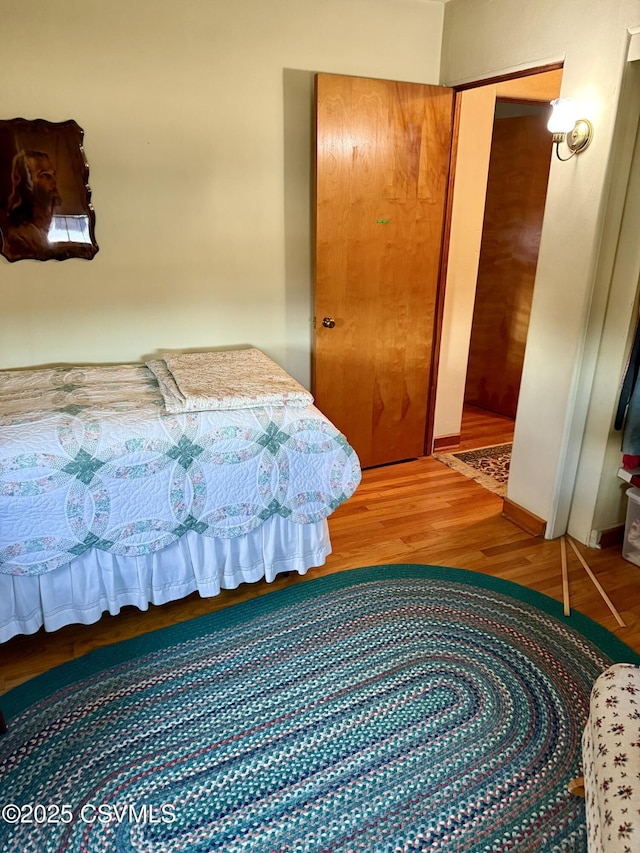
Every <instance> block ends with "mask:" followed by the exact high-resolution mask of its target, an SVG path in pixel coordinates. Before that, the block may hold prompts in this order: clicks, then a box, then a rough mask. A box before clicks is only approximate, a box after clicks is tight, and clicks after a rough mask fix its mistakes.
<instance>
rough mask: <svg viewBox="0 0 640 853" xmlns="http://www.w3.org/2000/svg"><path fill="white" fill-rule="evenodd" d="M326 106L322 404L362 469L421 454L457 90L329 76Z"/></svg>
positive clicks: (319, 254) (317, 340)
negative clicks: (326, 322)
mask: <svg viewBox="0 0 640 853" xmlns="http://www.w3.org/2000/svg"><path fill="white" fill-rule="evenodd" d="M316 110H317V137H316V139H317V148H316V246H315V263H316V273H315V333H314V349H313V393H314V396H315V399H316V404H317V405H318V407H319V408H320V409H321V410H322V411H323V412H324V413H325V414H326V415H327V416H328V417H329V418H331V420H333V421H334V423H335V424H336V425H337V426H338V427H339V428H340V429H341V430H342V431H343V432H344V433H345V435H346V436H347V438H348V440H349V441H350V442H351V444H352V445H353V446H354V448H355V449H356V452H357V453H358V455H359V457H360V460H361V463H362V465H363V466H364V467H369V466H373V465H380V464H384V463H388V462H393V461H397V460H400V459H406V458H411V457H415V456H421V455H423V453H424V439H425V426H426V418H427V399H428V391H429V385H430V381H431V366H432V365H431V360H432V349H433V335H434V321H435V309H436V294H437V286H438V275H439V266H440V250H441V241H442V227H443V216H444V209H445V193H446V187H447V176H448V169H449V151H450V142H451V122H452V110H453V94H452V91H451V90H450V89H445V88H443V87H437V86H423V85H420V84H413V83H397V82H391V81H384V80H368V79H362V78H357V77H342V76H338V75H325V74H320V75H318V77H317V80H316ZM325 317H326V318H331V319H332V320H333V321H335V326H333V328H325V327H324V326H323V325H322V321H323V319H324V318H325Z"/></svg>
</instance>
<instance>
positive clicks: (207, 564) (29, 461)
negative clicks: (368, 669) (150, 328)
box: [0, 348, 361, 642]
mask: <svg viewBox="0 0 640 853" xmlns="http://www.w3.org/2000/svg"><path fill="white" fill-rule="evenodd" d="M360 476H361V472H360V466H359V462H358V458H357V455H356V454H355V452H354V450H353V448H351V447H350V445H349V444H348V442H347V441H346V439H345V437H344V436H343V435H341V433H340V432H339V431H338V430H337V429H336V427H335V426H334V425H333V424H332V423H331V422H330V421H329V420H328V419H327V418H326V417H325V416H324V415H323V414H322V413H321V412H320V411H319V410H318V409H317V408H316V407H315V406H314V405H313V401H312V398H311V396H310V395H309V394H308V392H307V391H306V390H305V389H303V388H302V386H300V385H298V384H297V383H296V382H295V381H294V380H293V379H292V378H291V377H290V376H289V375H288V374H286V373H285V372H284V371H283V370H282V369H281V368H280V367H279V366H278V365H276V364H275V363H274V362H272V361H271V360H270V359H268V358H267V356H265V355H264V354H263V353H261V352H260V351H259V350H255V349H253V348H249V349H243V350H230V351H227V352H223V353H193V354H164V356H163V357H161V358H159V359H157V360H155V361H150V362H147V363H145V364H124V365H114V366H106V367H92V366H87V367H62V368H51V369H30V370H8V371H0V642H5V641H7V640H8V639H10V638H11V637H12V636H14V635H16V634H30V633H33V632H35V631H37V630H39V629H40V628H41V627H42V626H44V628H45V629H46V630H47V631H55V630H57V629H59V628H61V627H62V626H64V625H67V624H71V623H83V624H90V623H92V622H95V621H97V620H98V619H99V618H100V617H101V615H102V614H103V613H104V612H106V611H108V612H109V613H111V614H114V615H115V614H117V613H118V612H119V611H120V609H121V608H122V607H124V606H125V605H134V606H136V607H138V608H139V609H141V610H145V609H147V608H148V606H149V603H153V604H163V603H165V602H168V601H171V600H175V599H178V598H182V597H184V596H187V595H189V594H191V593H192V592H195V591H196V590H197V591H198V592H199V594H200V595H201V596H203V597H204V596H213V595H217V594H218V593H219V592H220V590H221V589H228V588H235V587H237V586H238V585H239V584H241V583H247V582H248V583H251V582H255V581H258V580H260V579H262V578H266V580H267V581H271V580H273V578H274V577H275V576H276V575H277V574H278V573H280V572H298V573H300V574H304V573H306V572H307V571H308V570H309V569H310V568H312V567H315V566H320V565H322V564H323V563H324V561H325V559H326V557H327V555H328V554H329V553H330V551H331V544H330V539H329V533H328V524H327V518H328V516H329V515H330V514H331V513H332V512H333V511H334V510H335V509H336V508H337V507H338V506H339V505H340V504H341V503H342V502H343V501H345V500H347V499H348V498H349V497H350V496H351V495H352V494H353V492H354V491H355V489H356V487H357V485H358V483H359V481H360Z"/></svg>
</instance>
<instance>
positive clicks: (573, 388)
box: [442, 0, 640, 541]
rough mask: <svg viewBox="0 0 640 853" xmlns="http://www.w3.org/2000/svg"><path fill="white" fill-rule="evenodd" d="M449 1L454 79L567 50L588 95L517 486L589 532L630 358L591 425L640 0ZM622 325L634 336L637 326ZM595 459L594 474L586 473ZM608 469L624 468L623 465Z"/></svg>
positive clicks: (567, 89) (549, 250)
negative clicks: (617, 159) (590, 133)
mask: <svg viewBox="0 0 640 853" xmlns="http://www.w3.org/2000/svg"><path fill="white" fill-rule="evenodd" d="M445 9H446V11H445V29H444V39H443V65H442V80H443V82H445V83H447V84H455V83H461V82H463V81H470V80H473V79H483V78H487V77H490V76H492V75H497V74H500V73H505V72H508V71H512V70H514V69H521V68H530V67H534V66H539V65H541V64H543V63H544V62H549V61H557V60H562V61H563V62H564V70H563V78H562V90H561V94H562V95H565V96H569V95H571V96H572V97H574V98H577V99H578V100H579V101H581V102H582V104H583V108H584V111H585V113H587V114H588V117H589V118H591V119H592V121H593V123H594V126H595V135H594V140H593V143H592V144H591V147H590V148H589V149H588V150H587V151H586V152H584V154H582V155H581V156H579V157H575V158H574V159H572V160H571V161H569V162H568V163H560V162H559V161H556V160H555V158H554V161H553V162H552V165H551V172H550V178H549V191H548V195H547V204H546V209H545V218H544V223H543V230H542V239H541V244H540V257H539V263H538V271H537V277H536V285H535V292H534V298H533V305H532V312H531V323H530V327H529V336H528V343H527V351H526V356H525V364H524V372H523V381H522V387H521V393H520V404H519V409H518V416H517V421H516V434H515V440H514V450H513V458H512V467H511V477H510V480H509V492H508V494H509V497H510V498H511V499H512V500H513V501H515V502H516V503H518V504H520V505H521V506H523V507H525V508H526V509H528V510H530V511H531V512H533V513H535V514H536V515H538V516H541V517H542V518H544V519H547V520H548V523H549V524H548V535H551V536H556V535H559V534H561V533H563V532H564V531H565V530H566V529H567V526H568V528H569V531H570V532H571V533H573V535H575V536H576V537H577V538H578V539H580V540H581V541H587V540H589V539H590V538H591V534H592V528H593V524H594V518H595V514H596V508H597V504H598V493H599V491H600V490H601V489H600V475H601V473H602V470H603V469H602V464H603V462H604V457H603V452H604V448H605V447H606V445H607V444H608V441H609V432H610V423H611V419H612V408H613V400H614V398H615V395H616V389H617V385H618V382H619V378H620V372H621V369H622V365H621V364H620V362H619V359H618V355H619V353H616V354H615V356H614V357H613V359H611V361H610V363H609V364H608V367H607V369H606V373H607V381H606V383H605V382H604V379H603V377H602V376H600V377H599V379H600V385H601V387H602V386H604V385H606V386H607V388H608V393H607V395H606V402H605V404H606V406H607V407H608V411H607V412H606V415H605V417H606V421H607V422H606V424H605V425H603V424H602V423H599V424H597V425H596V424H595V422H593V429H588V428H587V425H588V420H589V417H588V416H589V412H590V409H591V408H592V407H593V406H595V405H597V404H598V401H596V400H595V399H594V398H592V391H593V389H594V377H595V376H596V374H597V373H598V368H602V366H603V364H604V361H606V359H607V354H606V353H604V354H603V353H602V352H601V343H603V341H605V338H603V328H604V327H605V325H606V324H605V316H606V314H607V311H608V310H609V308H611V306H610V303H609V298H608V297H609V292H610V288H611V274H612V269H611V263H612V259H613V254H612V253H611V252H610V251H609V249H610V244H611V241H612V240H614V239H615V238H616V235H615V229H613V230H612V231H611V232H610V233H608V234H607V240H608V244H606V245H605V244H602V243H601V237H602V234H603V226H604V223H605V222H606V221H607V218H609V219H610V218H611V216H610V210H609V207H610V204H611V199H610V196H609V191H610V188H611V178H612V171H611V164H612V160H611V157H612V154H613V152H614V126H615V123H616V118H617V113H618V102H619V99H620V96H621V91H622V83H623V79H624V73H625V69H626V64H627V63H626V58H627V46H628V42H629V28H633V27H637V26H638V25H639V24H640V2H639V0H607V2H604V3H603V2H602V0H579V1H578V0H560V2H558V0H525V2H520V3H515V2H513V0H450V2H448V3H447V4H446V7H445ZM608 215H609V216H608ZM605 258H606V259H607V263H605V262H604V260H603V259H605ZM607 264H608V266H607ZM623 316H624V312H623ZM628 319H629V322H631V317H629V318H628ZM627 325H628V324H627ZM617 333H618V339H619V340H620V341H624V340H626V338H627V334H628V328H627V327H625V328H618V329H617ZM608 340H611V337H609V338H608ZM603 359H604V361H603ZM600 404H602V400H601V401H600ZM589 467H591V468H592V469H593V470H592V473H591V476H585V477H581V476H580V471H582V470H584V471H586V470H587V469H588V468H589ZM607 476H609V477H615V471H611V472H608V474H607ZM577 480H579V481H580V488H579V489H576V488H575V486H576V482H577Z"/></svg>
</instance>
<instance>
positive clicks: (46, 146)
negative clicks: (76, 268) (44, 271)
mask: <svg viewBox="0 0 640 853" xmlns="http://www.w3.org/2000/svg"><path fill="white" fill-rule="evenodd" d="M83 137H84V132H83V130H82V128H80V127H79V126H78V124H77V123H76V122H75V121H72V120H70V121H64V122H57V123H56V122H49V121H45V120H43V119H35V120H33V121H29V120H27V119H23V118H15V119H10V120H0V235H1V245H0V253H1V254H2V255H4V257H5V258H6V259H7V260H8V261H12V262H13V261H22V260H28V259H33V260H38V261H48V260H58V261H62V260H66V259H67V258H85V259H87V260H90V259H91V258H93V257H94V255H95V254H96V252H97V251H98V244H97V243H96V240H95V214H94V210H93V206H92V205H91V190H90V189H89V166H88V163H87V160H86V157H85V153H84V148H83Z"/></svg>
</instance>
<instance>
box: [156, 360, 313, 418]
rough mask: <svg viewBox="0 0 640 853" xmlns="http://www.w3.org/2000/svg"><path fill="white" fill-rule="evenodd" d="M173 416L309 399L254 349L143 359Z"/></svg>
mask: <svg viewBox="0 0 640 853" xmlns="http://www.w3.org/2000/svg"><path fill="white" fill-rule="evenodd" d="M147 367H148V368H149V370H151V372H152V373H153V374H154V375H155V377H156V379H157V380H158V384H159V386H160V391H161V392H162V396H163V398H164V402H165V408H166V410H167V411H168V412H171V413H173V414H176V413H180V412H203V411H213V410H217V409H247V408H253V407H255V406H298V407H301V408H302V407H305V406H309V405H310V404H311V403H312V402H313V397H312V396H311V394H310V393H309V392H308V391H306V390H305V389H304V388H303V387H302V385H300V384H299V383H298V382H296V380H295V379H294V378H293V377H292V376H290V375H289V374H288V373H287V372H286V371H285V370H283V369H282V368H281V367H280V366H279V365H278V364H276V363H275V361H272V360H271V359H270V358H269V357H268V356H266V355H265V354H264V353H263V352H260V350H258V349H253V348H251V349H241V350H223V351H221V352H190V353H163V356H162V359H158V360H156V361H148V362H147Z"/></svg>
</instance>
